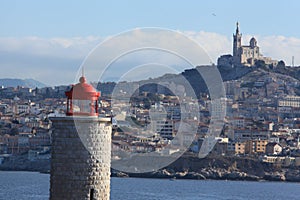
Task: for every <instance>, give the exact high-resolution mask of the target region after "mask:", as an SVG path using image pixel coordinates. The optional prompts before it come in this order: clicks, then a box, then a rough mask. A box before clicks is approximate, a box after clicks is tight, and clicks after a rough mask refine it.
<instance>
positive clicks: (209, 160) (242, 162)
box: [0, 155, 300, 182]
mask: <svg viewBox="0 0 300 200" xmlns="http://www.w3.org/2000/svg"><path fill="white" fill-rule="evenodd" d="M0 170H2V171H36V172H41V173H49V172H50V160H35V161H30V160H28V159H27V157H26V156H25V155H24V156H19V157H15V158H12V159H10V160H8V161H6V162H4V163H3V164H2V165H0ZM111 172H112V173H111V176H112V177H136V178H166V179H195V180H207V179H208V180H209V179H212V180H242V181H287V182H300V167H289V168H285V167H279V166H276V167H275V166H273V165H270V164H265V163H261V162H260V161H258V159H256V158H249V157H247V158H246V157H224V156H208V157H206V158H204V159H199V158H197V157H195V156H191V155H184V156H182V157H180V158H179V159H178V160H176V161H175V162H173V163H172V164H170V165H169V166H167V167H165V168H163V169H160V170H158V171H155V172H149V173H125V172H119V171H116V170H114V169H112V170H111Z"/></svg>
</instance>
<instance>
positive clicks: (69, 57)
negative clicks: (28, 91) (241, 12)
mask: <svg viewBox="0 0 300 200" xmlns="http://www.w3.org/2000/svg"><path fill="white" fill-rule="evenodd" d="M182 33H183V34H184V35H186V36H187V37H188V38H190V39H192V40H194V41H195V42H196V43H197V44H198V45H199V46H200V47H201V48H203V49H204V50H205V52H206V53H207V54H208V55H209V57H210V61H211V62H213V63H216V61H217V58H218V57H219V56H220V55H222V54H231V52H232V38H231V37H228V36H225V35H221V34H218V33H211V32H205V31H200V32H195V31H183V32H182ZM151 34H152V35H151ZM168 34H169V33H164V34H154V33H153V32H151V31H150V30H149V32H143V31H142V30H140V29H136V30H135V31H133V32H131V33H127V34H124V35H122V37H119V38H117V39H116V40H115V41H113V42H106V43H105V41H109V40H111V41H112V39H114V38H115V37H116V36H110V37H100V36H88V37H72V38H60V37H55V38H41V37H22V38H17V37H2V38H0V70H1V74H0V76H1V77H0V78H4V77H6V78H7V77H13V78H34V79H37V80H39V81H41V82H44V83H46V84H49V85H57V84H68V83H72V82H74V80H75V77H76V73H77V71H78V69H79V67H80V65H81V64H82V63H83V61H84V59H85V58H86V56H87V55H89V53H90V52H91V50H92V49H94V48H95V47H96V46H97V45H98V44H99V43H101V42H103V41H104V43H102V47H101V48H102V49H101V51H98V53H99V54H95V55H94V59H96V60H97V59H100V58H101V59H103V60H102V61H103V63H99V62H95V63H94V64H97V65H96V66H95V70H99V68H100V67H103V66H105V65H106V64H107V62H104V60H105V59H110V57H111V56H112V55H115V56H118V52H116V49H119V50H120V49H121V50H124V51H126V50H128V49H130V48H132V47H134V48H135V47H136V48H138V47H139V46H142V45H144V46H147V45H148V46H149V44H153V45H154V46H155V45H159V46H161V47H162V48H166V49H168V48H169V49H171V50H173V51H174V52H178V54H179V55H184V56H187V55H189V57H190V58H191V59H192V60H193V58H196V57H197V55H199V54H198V53H199V52H195V47H194V46H193V45H192V44H191V43H190V44H187V42H188V39H187V40H185V39H182V37H181V34H173V35H168ZM251 37H252V36H251V35H243V38H242V40H243V41H242V43H243V45H248V43H249V40H250V38H251ZM255 38H256V39H257V41H258V45H259V46H260V51H261V53H262V54H263V55H264V56H268V57H272V58H273V59H277V60H284V61H285V62H286V64H287V65H290V64H291V59H292V56H294V58H295V65H300V57H298V52H300V38H295V37H285V36H280V35H271V36H261V35H255ZM105 45H107V46H105ZM100 46H101V45H100ZM191 46H192V48H191ZM98 47H99V46H98ZM94 52H97V50H95V51H94ZM169 54H170V52H169ZM203 56H204V54H203ZM178 58H179V57H178ZM178 60H179V59H174V55H171V56H170V55H167V53H164V54H160V53H156V54H155V53H153V52H152V53H149V52H147V51H145V52H139V53H135V54H132V55H131V56H123V57H122V58H120V59H119V60H118V62H115V67H114V68H113V69H114V70H115V71H112V72H111V74H110V75H109V76H111V77H113V76H114V73H115V72H117V71H118V69H119V68H122V69H123V71H125V72H126V70H130V69H129V68H130V67H131V68H132V67H136V66H138V65H143V64H147V63H151V62H152V63H158V64H162V65H168V66H175V65H178ZM196 60H197V59H195V61H196ZM198 60H199V59H198ZM122 61H123V63H122ZM203 61H204V63H205V62H206V63H207V62H208V60H207V59H204V60H203ZM91 64H93V62H91ZM102 64H103V65H102ZM202 64H203V63H202ZM207 64H209V63H207ZM178 70H181V68H178ZM97 73H98V72H97V71H95V77H96V78H99V74H97ZM95 77H92V78H95Z"/></svg>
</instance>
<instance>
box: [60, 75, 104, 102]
mask: <svg viewBox="0 0 300 200" xmlns="http://www.w3.org/2000/svg"><path fill="white" fill-rule="evenodd" d="M65 94H66V96H67V97H68V99H81V100H84V99H86V100H88V99H89V100H96V99H98V97H100V92H97V91H96V90H95V88H94V87H93V86H92V85H90V84H88V83H86V79H85V77H80V79H79V83H77V84H76V85H74V86H73V87H72V88H71V90H70V91H67V92H65Z"/></svg>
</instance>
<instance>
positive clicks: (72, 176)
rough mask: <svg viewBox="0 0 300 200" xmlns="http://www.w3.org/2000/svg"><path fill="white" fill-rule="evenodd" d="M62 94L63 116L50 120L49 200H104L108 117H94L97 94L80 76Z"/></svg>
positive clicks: (108, 154)
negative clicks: (65, 104)
mask: <svg viewBox="0 0 300 200" xmlns="http://www.w3.org/2000/svg"><path fill="white" fill-rule="evenodd" d="M66 95H67V97H68V99H67V111H66V115H65V116H52V117H51V118H50V119H51V121H52V123H53V128H54V130H53V135H52V152H51V153H52V155H51V175H50V200H69V199H72V200H76V199H78V200H96V199H97V200H108V199H109V197H110V162H111V118H107V117H104V118H100V117H99V116H98V97H99V96H100V93H99V92H96V90H95V89H94V88H93V87H92V86H91V85H89V84H87V83H86V80H85V78H84V77H81V78H80V82H79V83H78V84H76V85H74V86H73V87H72V88H71V90H70V91H68V92H66Z"/></svg>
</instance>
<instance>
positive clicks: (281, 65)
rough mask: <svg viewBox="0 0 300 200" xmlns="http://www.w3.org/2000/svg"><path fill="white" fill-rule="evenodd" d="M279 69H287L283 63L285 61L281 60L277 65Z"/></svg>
mask: <svg viewBox="0 0 300 200" xmlns="http://www.w3.org/2000/svg"><path fill="white" fill-rule="evenodd" d="M277 67H278V68H285V63H284V61H283V60H280V61H279V62H278V64H277Z"/></svg>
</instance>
